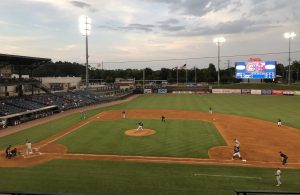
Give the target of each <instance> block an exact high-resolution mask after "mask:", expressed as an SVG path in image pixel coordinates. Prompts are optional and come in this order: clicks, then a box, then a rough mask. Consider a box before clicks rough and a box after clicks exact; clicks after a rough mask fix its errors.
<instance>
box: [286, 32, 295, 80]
mask: <svg viewBox="0 0 300 195" xmlns="http://www.w3.org/2000/svg"><path fill="white" fill-rule="evenodd" d="M283 36H284V38H286V39H288V40H289V81H288V84H291V40H292V39H293V38H294V37H295V36H296V33H294V32H286V33H284V34H283Z"/></svg>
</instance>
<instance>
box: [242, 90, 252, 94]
mask: <svg viewBox="0 0 300 195" xmlns="http://www.w3.org/2000/svg"><path fill="white" fill-rule="evenodd" d="M242 94H251V89H242Z"/></svg>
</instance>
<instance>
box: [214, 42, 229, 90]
mask: <svg viewBox="0 0 300 195" xmlns="http://www.w3.org/2000/svg"><path fill="white" fill-rule="evenodd" d="M225 41H226V39H225V38H224V37H216V38H214V40H213V42H214V43H215V44H216V45H217V46H218V86H220V47H221V44H222V43H224V42H225Z"/></svg>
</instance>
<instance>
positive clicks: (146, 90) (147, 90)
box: [144, 89, 152, 93]
mask: <svg viewBox="0 0 300 195" xmlns="http://www.w3.org/2000/svg"><path fill="white" fill-rule="evenodd" d="M144 93H152V89H144Z"/></svg>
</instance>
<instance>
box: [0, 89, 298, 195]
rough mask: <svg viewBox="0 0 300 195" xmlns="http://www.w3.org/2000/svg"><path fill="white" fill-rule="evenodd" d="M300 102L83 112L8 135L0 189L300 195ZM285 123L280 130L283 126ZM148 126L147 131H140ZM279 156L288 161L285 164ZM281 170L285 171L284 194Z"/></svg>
mask: <svg viewBox="0 0 300 195" xmlns="http://www.w3.org/2000/svg"><path fill="white" fill-rule="evenodd" d="M299 102H300V96H255V95H253V96H250V95H212V94H209V95H183V94H178V95H175V94H164V95H163V94H157V95H141V96H137V97H136V98H133V99H131V100H129V101H124V102H123V103H121V104H117V105H111V106H107V107H101V108H97V109H91V110H88V111H87V115H88V118H87V119H85V120H83V119H81V117H80V114H79V112H80V110H78V111H76V112H75V113H73V114H70V115H68V116H64V117H62V118H59V119H56V120H51V121H49V122H46V123H44V124H41V125H38V126H34V127H31V128H29V129H26V130H24V131H20V132H16V133H14V134H11V135H8V136H5V137H1V138H0V148H1V150H2V151H1V158H0V178H1V179H0V189H1V190H2V191H19V192H44V193H51V192H55V193H57V192H69V193H70V192H73V193H92V194H234V189H241V188H242V189H264V190H287V191H300V152H299V148H300V142H299V140H300V123H299V121H300V120H299V116H300V103H299ZM209 107H212V109H213V114H212V115H210V114H209V113H208V108H209ZM123 111H126V118H123V116H122V112H123ZM162 115H164V116H165V117H166V122H162V121H161V116H162ZM279 118H280V119H281V120H282V122H283V126H282V127H277V123H276V122H277V120H278V119H279ZM140 121H142V122H143V123H144V130H142V131H136V129H137V123H138V122H140ZM128 130H131V131H130V133H127V132H128ZM149 132H150V133H149ZM234 138H238V139H239V140H240V142H241V154H242V156H243V158H244V159H246V161H241V160H232V159H231V158H232V152H233V151H232V150H233V145H234V142H233V139H234ZM26 139H30V140H31V142H32V143H33V148H34V151H35V152H34V154H32V155H24V156H22V155H20V156H18V157H15V158H12V159H5V158H4V154H3V149H5V147H7V145H9V144H11V145H13V146H16V147H17V148H18V149H19V151H21V152H22V153H24V143H25V140H26ZM279 151H283V152H285V153H286V154H288V156H289V159H288V163H287V165H285V166H282V165H281V163H280V158H279V154H278V152H279ZM277 167H281V168H282V182H283V184H282V186H280V187H276V180H275V176H274V173H275V170H276V168H277Z"/></svg>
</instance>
